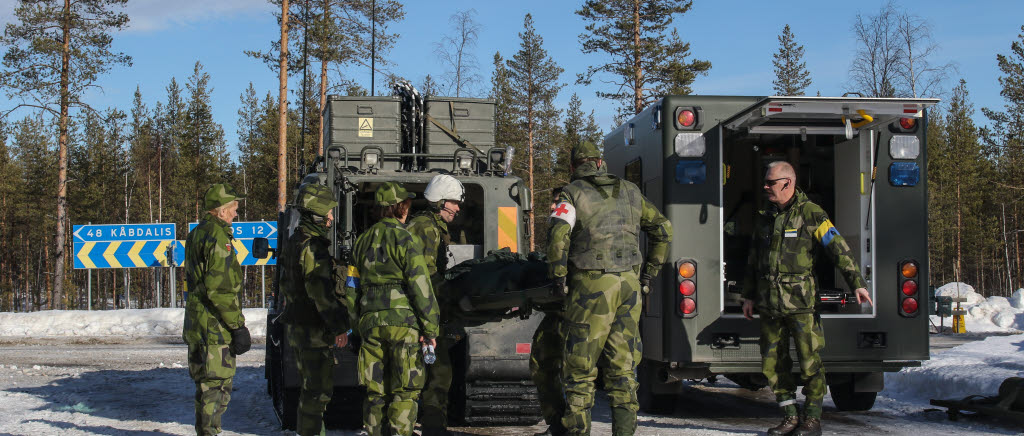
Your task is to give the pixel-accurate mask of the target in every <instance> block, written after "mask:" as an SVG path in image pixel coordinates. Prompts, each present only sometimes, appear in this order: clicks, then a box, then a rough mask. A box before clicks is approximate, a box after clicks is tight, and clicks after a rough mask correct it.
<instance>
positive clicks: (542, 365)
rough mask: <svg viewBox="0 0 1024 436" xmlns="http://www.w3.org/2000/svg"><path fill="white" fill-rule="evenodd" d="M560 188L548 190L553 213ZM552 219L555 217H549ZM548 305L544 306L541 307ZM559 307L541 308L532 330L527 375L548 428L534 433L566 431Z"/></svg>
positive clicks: (553, 434) (551, 435)
mask: <svg viewBox="0 0 1024 436" xmlns="http://www.w3.org/2000/svg"><path fill="white" fill-rule="evenodd" d="M561 193H562V188H561V187H559V188H555V189H554V190H552V191H551V198H552V199H553V201H552V203H551V206H550V208H549V209H550V212H551V213H552V214H554V213H555V208H557V206H558V197H559V195H561ZM548 220H549V221H551V222H554V220H555V218H549V219H548ZM544 309H547V308H544ZM560 309H561V307H558V308H557V309H556V308H551V310H545V311H544V319H543V320H541V322H540V324H539V325H537V330H536V331H534V332H533V343H532V344H531V346H530V378H531V379H533V384H534V385H536V386H537V400H538V401H539V402H540V413H541V415H543V416H544V422H545V423H547V425H548V428H547V429H546V430H544V431H543V432H540V433H537V434H535V435H534V436H561V435H564V434H565V433H566V431H565V427H563V426H562V415H565V397H564V396H563V395H562V349H563V348H565V341H564V340H563V339H562V331H561V330H562V313H561V310H560Z"/></svg>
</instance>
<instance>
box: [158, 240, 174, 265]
mask: <svg viewBox="0 0 1024 436" xmlns="http://www.w3.org/2000/svg"><path fill="white" fill-rule="evenodd" d="M172 243H174V241H162V242H160V245H157V246H156V250H153V257H155V258H156V261H157V262H159V263H160V266H167V246H168V245H171V244H172Z"/></svg>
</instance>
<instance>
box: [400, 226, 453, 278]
mask: <svg viewBox="0 0 1024 436" xmlns="http://www.w3.org/2000/svg"><path fill="white" fill-rule="evenodd" d="M405 228H406V229H407V230H409V233H412V234H413V236H416V237H418V238H420V242H422V243H423V259H424V260H425V261H426V262H427V270H428V271H430V277H431V278H434V277H436V276H437V275H438V274H444V272H445V270H446V269H448V246H449V245H451V243H452V240H451V236H450V235H449V234H448V224H447V223H445V222H444V220H443V219H441V215H438V213H437V212H429V213H425V214H421V215H417V216H415V217H413V218H412V219H410V220H409V222H408V223H406V224H405Z"/></svg>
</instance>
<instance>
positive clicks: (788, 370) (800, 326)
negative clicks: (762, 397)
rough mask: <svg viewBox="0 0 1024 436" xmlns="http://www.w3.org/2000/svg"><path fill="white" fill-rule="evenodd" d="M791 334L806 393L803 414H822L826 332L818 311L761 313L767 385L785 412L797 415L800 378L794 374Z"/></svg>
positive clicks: (763, 370) (762, 352)
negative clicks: (798, 381)
mask: <svg viewBox="0 0 1024 436" xmlns="http://www.w3.org/2000/svg"><path fill="white" fill-rule="evenodd" d="M790 337H792V338H793V342H794V343H795V344H796V354H797V357H798V358H799V359H800V377H801V379H802V380H803V384H804V389H803V393H804V396H805V397H806V402H805V403H804V414H805V415H806V416H808V417H811V418H820V417H821V401H822V399H823V398H824V397H825V392H826V389H827V387H826V384H825V367H824V365H823V364H822V363H821V356H820V355H819V353H820V352H821V350H822V349H823V348H825V333H824V332H823V331H822V329H821V318H820V317H819V316H818V315H817V314H814V313H800V314H793V315H783V316H779V317H770V316H764V315H762V316H761V371H762V372H764V375H765V377H767V378H768V386H770V387H771V388H772V392H774V393H775V400H776V401H778V403H779V407H780V408H782V411H783V413H785V414H786V415H787V416H796V415H798V410H797V407H796V385H797V380H796V378H795V377H794V375H793V357H792V356H791V355H790V353H789V339H790Z"/></svg>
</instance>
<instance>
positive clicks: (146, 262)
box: [74, 239, 184, 269]
mask: <svg viewBox="0 0 1024 436" xmlns="http://www.w3.org/2000/svg"><path fill="white" fill-rule="evenodd" d="M173 243H175V241H174V240H173V239H172V240H168V241H102V242H78V241H75V243H74V266H75V268H76V269H95V268H149V267H159V266H168V265H169V264H168V259H167V247H168V246H169V245H170V244H173ZM183 253H184V246H182V255H183Z"/></svg>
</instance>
